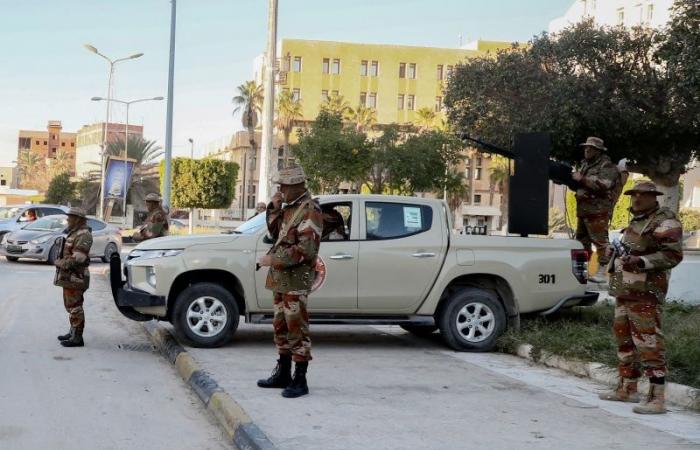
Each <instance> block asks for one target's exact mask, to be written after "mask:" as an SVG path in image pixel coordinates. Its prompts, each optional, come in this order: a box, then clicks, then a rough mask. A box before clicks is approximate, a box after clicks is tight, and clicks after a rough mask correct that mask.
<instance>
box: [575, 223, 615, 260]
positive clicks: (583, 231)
mask: <svg viewBox="0 0 700 450" xmlns="http://www.w3.org/2000/svg"><path fill="white" fill-rule="evenodd" d="M609 225H610V215H609V214H597V215H594V216H583V217H579V218H578V226H577V227H576V240H577V241H579V242H580V243H581V244H583V248H585V249H586V250H588V253H589V254H590V253H591V249H592V247H591V244H594V245H595V249H596V254H597V255H598V263H599V264H601V265H606V264H608V262H610V258H608V257H607V256H605V252H606V250H607V249H608V247H610V239H609V237H608V226H609Z"/></svg>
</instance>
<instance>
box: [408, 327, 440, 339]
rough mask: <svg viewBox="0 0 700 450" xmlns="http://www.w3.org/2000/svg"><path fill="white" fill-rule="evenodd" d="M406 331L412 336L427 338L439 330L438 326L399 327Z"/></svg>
mask: <svg viewBox="0 0 700 450" xmlns="http://www.w3.org/2000/svg"><path fill="white" fill-rule="evenodd" d="M399 326H400V327H401V328H403V329H404V330H406V331H408V332H409V333H411V334H414V335H416V336H420V337H427V336H430V335H431V334H433V333H434V332H435V331H436V330H437V329H438V327H437V325H399Z"/></svg>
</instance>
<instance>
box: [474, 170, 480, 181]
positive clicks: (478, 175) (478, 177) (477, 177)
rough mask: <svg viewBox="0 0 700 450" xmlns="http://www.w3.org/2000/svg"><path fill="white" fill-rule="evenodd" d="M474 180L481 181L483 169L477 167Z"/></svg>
mask: <svg viewBox="0 0 700 450" xmlns="http://www.w3.org/2000/svg"><path fill="white" fill-rule="evenodd" d="M474 179H475V180H481V167H477V168H476V171H474Z"/></svg>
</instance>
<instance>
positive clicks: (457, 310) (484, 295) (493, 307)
mask: <svg viewBox="0 0 700 450" xmlns="http://www.w3.org/2000/svg"><path fill="white" fill-rule="evenodd" d="M447 302H448V303H447V305H445V307H444V308H443V309H442V313H441V315H440V318H439V320H438V323H439V326H440V333H441V334H442V336H443V338H444V339H445V342H446V343H447V345H449V346H450V347H451V348H453V349H454V350H457V351H472V352H488V351H490V350H491V349H493V347H494V345H495V344H496V339H498V337H499V336H500V335H501V334H502V333H503V331H504V330H505V329H506V314H505V311H504V309H503V306H502V305H501V302H500V301H499V300H498V296H497V295H496V294H495V293H494V292H493V291H489V290H486V289H480V288H473V287H467V288H464V289H460V290H459V291H457V292H455V293H454V294H453V295H452V297H450V298H449V299H448V300H447Z"/></svg>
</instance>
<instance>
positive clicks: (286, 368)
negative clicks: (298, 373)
mask: <svg viewBox="0 0 700 450" xmlns="http://www.w3.org/2000/svg"><path fill="white" fill-rule="evenodd" d="M291 382H292V356H291V355H280V359H278V360H277V366H276V367H275V370H273V371H272V376H270V378H267V379H263V380H258V387H261V388H277V389H284V388H286V387H287V386H289V383H291Z"/></svg>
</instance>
